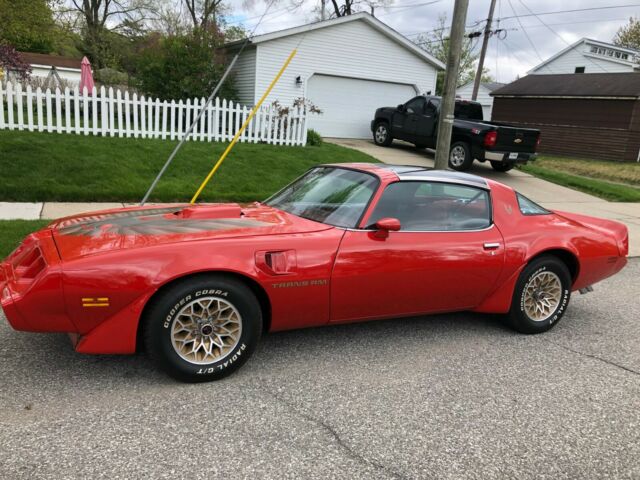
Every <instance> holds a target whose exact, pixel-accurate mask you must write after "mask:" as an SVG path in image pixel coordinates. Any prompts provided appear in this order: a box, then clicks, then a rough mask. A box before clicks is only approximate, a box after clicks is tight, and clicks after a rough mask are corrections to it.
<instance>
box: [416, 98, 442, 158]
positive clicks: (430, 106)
mask: <svg viewBox="0 0 640 480" xmlns="http://www.w3.org/2000/svg"><path fill="white" fill-rule="evenodd" d="M439 105H440V100H438V99H435V98H431V99H429V100H427V101H425V103H424V108H423V110H422V113H420V114H419V115H417V119H416V122H415V123H414V127H415V131H414V132H413V135H414V137H415V140H416V142H418V143H420V144H421V145H425V146H427V147H433V146H435V131H436V127H437V125H438V107H439Z"/></svg>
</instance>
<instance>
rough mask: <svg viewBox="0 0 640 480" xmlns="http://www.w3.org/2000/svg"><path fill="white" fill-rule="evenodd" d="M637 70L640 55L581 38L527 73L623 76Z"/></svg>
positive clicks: (609, 44)
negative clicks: (622, 74)
mask: <svg viewBox="0 0 640 480" xmlns="http://www.w3.org/2000/svg"><path fill="white" fill-rule="evenodd" d="M637 71H640V52H639V51H637V50H632V49H630V48H626V47H620V46H618V45H613V44H611V43H606V42H600V41H598V40H592V39H590V38H581V39H580V40H578V41H577V42H576V43H574V44H572V45H569V46H568V47H567V48H565V49H564V50H562V51H560V52H558V53H556V54H555V55H554V56H552V57H551V58H549V59H547V60H545V61H544V62H542V63H541V64H540V65H537V66H535V67H533V68H532V69H531V70H529V72H527V73H529V74H530V75H531V74H561V73H624V72H637Z"/></svg>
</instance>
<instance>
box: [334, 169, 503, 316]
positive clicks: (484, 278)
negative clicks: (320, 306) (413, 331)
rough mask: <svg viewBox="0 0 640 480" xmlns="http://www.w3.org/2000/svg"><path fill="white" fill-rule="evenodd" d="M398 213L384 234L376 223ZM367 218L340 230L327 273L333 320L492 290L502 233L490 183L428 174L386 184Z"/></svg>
mask: <svg viewBox="0 0 640 480" xmlns="http://www.w3.org/2000/svg"><path fill="white" fill-rule="evenodd" d="M381 218H397V219H398V220H400V224H401V229H400V230H399V231H397V232H389V235H388V236H387V238H382V237H383V236H380V235H378V234H377V232H376V230H375V228H373V225H374V224H375V222H376V221H377V220H380V219H381ZM364 225H367V226H369V227H370V228H364V229H352V230H348V231H346V232H345V235H344V237H343V239H342V242H341V244H340V247H339V249H338V254H337V256H336V260H335V264H334V268H333V272H332V280H331V321H332V322H347V321H351V320H356V319H367V318H371V319H373V318H384V317H393V316H401V315H412V314H421V313H433V312H443V311H455V310H466V309H470V308H473V307H475V306H477V305H479V304H480V303H481V302H482V300H483V299H484V298H485V297H486V296H488V294H489V293H491V292H492V291H493V290H494V288H495V284H496V280H497V278H498V276H499V274H500V272H501V270H502V268H503V263H504V241H503V238H502V235H501V234H500V232H499V231H498V229H497V227H496V226H495V225H493V223H492V220H491V200H490V193H489V192H488V191H487V190H484V189H481V188H476V187H471V186H466V185H458V184H448V183H439V182H430V181H401V182H397V183H392V184H390V185H388V186H387V187H386V189H385V191H384V192H383V194H382V196H381V197H380V200H379V201H378V203H377V205H376V206H375V208H374V209H373V212H372V213H371V215H370V216H369V218H368V220H365V223H364Z"/></svg>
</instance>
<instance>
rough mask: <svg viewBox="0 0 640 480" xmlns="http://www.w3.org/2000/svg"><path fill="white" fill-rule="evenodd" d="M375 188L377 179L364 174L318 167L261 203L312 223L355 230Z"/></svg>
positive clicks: (342, 169) (343, 169) (344, 169)
mask: <svg viewBox="0 0 640 480" xmlns="http://www.w3.org/2000/svg"><path fill="white" fill-rule="evenodd" d="M377 186H378V179H377V178H376V177H375V176H374V175H371V174H368V173H365V172H359V171H355V170H348V169H346V168H336V167H318V168H314V169H312V170H309V171H308V172H307V173H306V174H305V175H304V176H302V177H301V178H299V179H298V180H296V181H295V182H293V183H292V184H291V185H289V186H287V187H285V188H284V189H283V190H281V191H280V192H278V193H276V194H275V195H274V196H273V197H271V198H270V199H268V200H267V201H266V202H265V203H266V204H267V205H269V206H271V207H275V208H279V209H280V210H284V211H285V212H288V213H292V214H294V215H298V216H300V217H303V218H307V219H309V220H314V221H316V222H322V223H327V224H329V225H334V226H337V227H347V228H355V227H356V226H357V223H358V220H359V219H360V217H362V214H363V213H364V210H365V208H367V205H368V204H369V200H371V196H372V195H373V193H374V192H375V190H376V188H377Z"/></svg>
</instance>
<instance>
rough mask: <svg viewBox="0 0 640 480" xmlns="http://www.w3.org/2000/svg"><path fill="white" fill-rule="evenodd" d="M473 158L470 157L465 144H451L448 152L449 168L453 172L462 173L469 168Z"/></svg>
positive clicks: (467, 146)
mask: <svg viewBox="0 0 640 480" xmlns="http://www.w3.org/2000/svg"><path fill="white" fill-rule="evenodd" d="M472 163H473V158H472V157H471V149H470V148H469V144H468V143H466V142H453V143H452V144H451V150H450V151H449V167H451V168H452V169H453V170H458V171H459V172H463V171H465V170H469V169H470V168H471V164H472Z"/></svg>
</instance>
